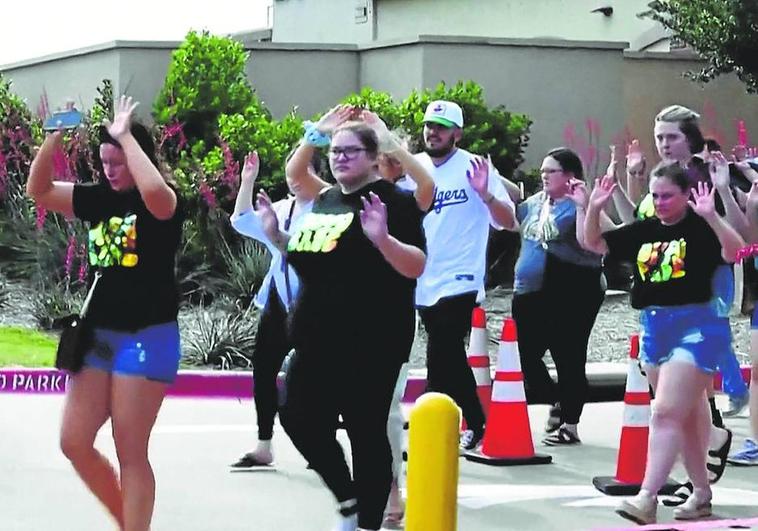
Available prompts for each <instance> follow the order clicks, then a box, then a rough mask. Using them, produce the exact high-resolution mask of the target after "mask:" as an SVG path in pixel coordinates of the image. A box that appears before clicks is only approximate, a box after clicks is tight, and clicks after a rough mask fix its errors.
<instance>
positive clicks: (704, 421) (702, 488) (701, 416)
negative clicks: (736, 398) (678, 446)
mask: <svg viewBox="0 0 758 531" xmlns="http://www.w3.org/2000/svg"><path fill="white" fill-rule="evenodd" d="M711 428H712V426H711V412H710V408H709V406H708V402H707V398H706V397H705V396H703V397H702V398H701V399H700V400H699V403H697V404H696V405H695V406H694V408H693V409H692V411H691V412H690V415H689V417H688V418H687V420H686V421H685V424H684V429H685V434H686V435H685V437H684V442H683V446H682V457H683V458H684V467H685V468H686V469H687V475H688V476H689V479H690V481H691V482H692V485H693V487H694V492H695V493H696V494H697V498H698V499H700V500H703V498H704V497H707V499H709V500H710V485H709V481H708V470H707V469H706V467H705V464H706V459H707V454H708V442H709V439H710V434H711Z"/></svg>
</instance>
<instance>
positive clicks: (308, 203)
mask: <svg viewBox="0 0 758 531" xmlns="http://www.w3.org/2000/svg"><path fill="white" fill-rule="evenodd" d="M320 163H321V158H320V154H319V153H318V152H314V153H313V156H312V157H311V160H310V162H309V169H308V171H309V172H310V173H311V174H312V175H313V178H312V179H311V180H309V181H306V182H304V183H296V182H294V181H293V180H292V179H289V178H288V179H287V187H288V188H289V191H290V192H291V194H292V196H290V197H287V198H285V199H282V200H281V201H277V202H276V203H274V204H273V205H272V208H273V209H274V211H275V212H276V214H277V218H278V220H279V223H280V224H281V226H280V227H279V228H280V230H282V231H283V232H284V233H288V234H289V233H291V232H293V231H294V230H296V229H297V227H298V226H299V223H300V221H301V220H302V219H303V215H304V214H306V213H308V212H310V211H311V208H312V206H313V200H314V199H315V198H316V196H317V195H318V194H319V192H320V191H321V190H322V189H324V188H325V187H327V186H329V185H328V184H327V183H325V182H324V181H322V180H321V179H320V178H319V177H318V173H319V169H320ZM259 168H260V164H259V160H258V153H256V152H253V153H250V154H249V155H248V156H247V157H246V158H245V164H244V166H243V167H242V175H241V179H240V190H239V193H238V194H237V202H236V203H235V205H234V213H233V214H232V220H231V221H232V226H233V227H234V229H235V230H236V231H237V232H239V233H240V234H243V235H245V236H248V237H250V238H254V239H256V240H258V241H260V242H261V243H263V244H264V245H265V246H266V248H267V249H268V251H269V252H270V253H271V265H270V267H269V270H268V272H267V273H266V276H265V278H264V279H263V283H262V284H261V287H260V289H259V290H258V294H257V295H256V297H255V299H254V301H253V302H254V304H255V305H256V306H257V307H258V308H259V309H260V310H261V313H260V318H259V320H258V331H257V333H256V336H255V347H254V350H253V374H254V376H255V395H254V401H255V412H256V419H257V422H258V443H257V446H256V447H255V449H254V450H252V451H250V452H247V453H246V454H244V455H243V456H242V457H240V459H239V460H238V461H237V462H236V463H234V464H233V465H231V466H232V467H233V468H251V467H255V466H267V465H270V464H271V463H273V461H274V451H273V447H272V446H271V440H272V438H273V435H274V417H275V416H276V411H277V409H278V405H279V401H278V392H277V388H276V376H277V374H278V373H279V368H280V367H281V366H282V362H283V361H284V357H285V356H286V355H287V352H289V350H290V341H289V338H288V334H287V313H288V312H289V310H290V307H291V305H292V302H293V301H294V298H295V295H296V294H297V289H298V285H299V281H298V278H297V275H295V272H294V271H293V270H292V267H291V266H289V264H288V263H287V257H286V256H285V255H283V254H282V253H281V252H280V251H279V249H277V247H276V246H275V245H274V244H273V243H272V242H271V241H270V240H269V239H268V238H267V237H266V234H265V233H264V231H263V225H262V223H261V216H260V213H259V212H257V211H255V210H253V207H252V202H253V188H254V187H255V179H256V178H257V177H258V170H259Z"/></svg>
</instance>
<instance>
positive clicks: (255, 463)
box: [229, 453, 272, 468]
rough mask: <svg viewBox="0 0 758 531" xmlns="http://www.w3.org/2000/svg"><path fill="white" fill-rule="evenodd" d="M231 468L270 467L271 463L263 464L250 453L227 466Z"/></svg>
mask: <svg viewBox="0 0 758 531" xmlns="http://www.w3.org/2000/svg"><path fill="white" fill-rule="evenodd" d="M229 466H230V467H231V468H254V467H260V466H266V467H270V466H272V463H264V462H263V461H260V460H259V459H257V458H256V457H255V456H254V455H253V454H252V453H249V454H245V455H243V456H242V457H240V458H239V460H238V461H237V462H236V463H232V464H231V465H229Z"/></svg>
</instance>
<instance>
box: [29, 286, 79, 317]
mask: <svg viewBox="0 0 758 531" xmlns="http://www.w3.org/2000/svg"><path fill="white" fill-rule="evenodd" d="M84 296H85V294H84V292H83V290H74V289H72V286H71V283H70V282H68V281H67V280H62V281H57V282H56V281H50V280H42V279H40V280H38V281H37V283H36V285H35V286H34V290H33V292H32V315H33V316H34V319H35V320H36V322H37V324H38V325H39V327H40V328H42V329H44V330H51V329H54V328H56V327H57V324H58V320H59V319H61V318H62V317H65V316H67V315H71V314H73V313H77V312H79V311H80V310H81V307H82V304H83V303H84Z"/></svg>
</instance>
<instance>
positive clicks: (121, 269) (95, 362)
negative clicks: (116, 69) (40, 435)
mask: <svg viewBox="0 0 758 531" xmlns="http://www.w3.org/2000/svg"><path fill="white" fill-rule="evenodd" d="M136 106H137V103H132V99H131V98H127V97H125V96H122V97H121V99H120V100H119V101H118V103H117V105H116V109H115V116H114V120H113V123H108V124H107V125H106V126H105V127H103V128H102V129H101V131H100V147H99V151H98V154H97V158H98V159H99V162H100V163H101V169H102V171H101V173H100V177H101V179H100V182H98V183H90V184H72V183H67V182H58V181H54V180H53V173H54V169H53V168H54V163H53V160H54V154H55V151H56V150H57V149H60V143H61V134H60V133H59V132H56V133H53V134H51V135H49V136H48V137H47V138H46V139H45V142H44V143H43V144H42V147H41V149H40V151H39V153H38V154H37V156H36V157H35V159H34V162H33V164H32V168H31V173H30V176H29V182H28V184H27V193H28V195H29V196H30V197H31V198H32V199H33V200H34V201H35V203H36V204H37V206H38V207H42V208H46V209H48V210H51V211H55V212H60V213H62V214H64V215H66V216H75V217H77V218H79V219H81V220H83V221H85V222H88V223H89V224H90V227H91V228H90V231H89V243H88V246H89V260H90V265H91V266H92V267H93V268H94V269H96V270H97V271H98V272H99V273H100V274H101V277H100V279H99V281H98V284H97V285H96V286H95V289H94V290H93V295H92V299H91V301H90V305H89V309H88V315H87V318H88V320H90V322H91V323H92V325H93V326H94V344H93V346H92V348H91V350H90V351H89V352H88V353H87V354H86V356H85V360H84V368H83V369H82V370H81V371H80V372H79V373H77V374H75V375H74V376H73V378H72V380H71V383H70V384H69V387H68V391H67V395H66V403H65V406H64V410H63V421H62V426H61V435H60V444H61V449H62V450H63V453H64V454H65V455H66V457H68V459H69V460H70V461H71V463H72V465H73V466H74V469H75V470H76V471H77V473H78V474H79V476H80V477H81V478H82V480H83V481H84V483H85V484H86V485H87V487H88V488H89V489H90V491H91V492H92V493H93V494H94V495H95V496H96V497H97V498H98V499H99V500H100V502H101V503H103V505H105V507H106V508H107V509H108V511H109V512H110V514H111V515H112V516H113V518H114V519H115V520H116V521H117V522H118V525H119V528H120V529H122V530H124V531H146V530H147V529H149V528H150V521H151V519H152V515H153V507H154V503H155V478H154V475H153V469H152V467H151V466H150V462H149V460H148V442H149V439H150V433H151V431H152V428H153V424H154V423H155V419H156V417H157V415H158V411H159V409H160V407H161V404H162V402H163V398H164V395H165V393H166V388H167V387H168V385H169V384H170V383H171V382H173V381H174V379H175V377H176V373H177V369H178V366H179V358H180V356H181V350H180V346H179V328H178V326H177V322H176V317H177V312H178V302H179V293H178V287H177V283H176V279H175V273H174V255H175V254H176V251H177V249H178V247H179V244H180V241H181V230H182V221H183V211H182V208H181V201H180V200H179V197H178V195H177V193H176V191H175V189H174V188H173V186H172V185H171V183H170V180H169V179H168V178H167V177H165V176H164V175H163V174H162V173H161V171H160V169H159V166H158V162H157V159H156V155H155V144H154V142H153V139H152V137H151V136H150V133H149V132H148V130H147V129H146V128H145V127H144V126H142V125H140V124H138V123H134V122H133V121H132V114H133V112H134V109H135V107H136ZM108 418H110V419H111V423H112V425H113V440H114V442H115V446H116V454H117V457H118V465H119V472H120V473H119V474H117V473H116V471H115V470H114V469H113V467H112V466H111V465H110V463H109V462H108V460H107V459H106V458H105V457H104V456H103V455H102V454H101V453H100V452H99V451H97V450H96V449H95V448H94V441H95V436H96V435H97V432H98V431H99V429H100V428H101V427H102V426H103V424H104V423H105V421H106V420H108Z"/></svg>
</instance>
